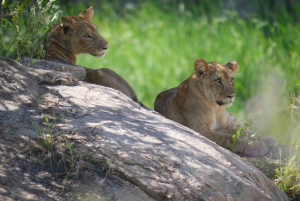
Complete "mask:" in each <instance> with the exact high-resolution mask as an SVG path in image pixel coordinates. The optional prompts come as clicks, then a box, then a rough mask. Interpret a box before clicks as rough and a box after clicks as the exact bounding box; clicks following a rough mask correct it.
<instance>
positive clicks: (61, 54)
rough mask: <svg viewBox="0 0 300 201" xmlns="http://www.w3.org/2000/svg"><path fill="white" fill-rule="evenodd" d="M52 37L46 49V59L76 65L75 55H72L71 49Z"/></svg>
mask: <svg viewBox="0 0 300 201" xmlns="http://www.w3.org/2000/svg"><path fill="white" fill-rule="evenodd" d="M60 40H61V39H60V38H58V37H55V36H54V39H52V40H51V41H50V43H49V46H48V47H47V49H46V54H47V55H46V59H48V60H53V61H64V62H67V63H70V64H73V65H76V55H74V54H72V52H71V47H69V46H67V45H65V42H64V41H60Z"/></svg>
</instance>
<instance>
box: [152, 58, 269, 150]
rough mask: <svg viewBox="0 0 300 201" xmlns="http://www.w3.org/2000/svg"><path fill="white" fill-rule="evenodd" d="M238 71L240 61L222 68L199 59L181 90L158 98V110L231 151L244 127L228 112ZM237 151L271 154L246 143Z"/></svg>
mask: <svg viewBox="0 0 300 201" xmlns="http://www.w3.org/2000/svg"><path fill="white" fill-rule="evenodd" d="M237 70H238V64H237V62H236V61H233V62H229V63H228V64H226V65H221V64H219V63H215V62H210V63H207V62H206V61H205V60H203V59H198V60H196V61H195V63H194V74H193V75H191V76H190V77H189V78H188V79H187V80H185V81H184V82H183V83H181V84H180V85H179V86H178V87H175V88H172V89H169V90H167V91H164V92H161V93H160V94H158V96H157V97H156V100H155V104H154V110H155V111H157V112H159V113H161V114H162V115H163V116H165V117H166V118H168V119H171V120H174V121H176V122H178V123H180V124H182V125H185V126H187V127H189V128H191V129H193V130H194V131H196V132H199V133H200V134H201V135H203V136H205V137H206V138H208V139H210V140H212V141H214V142H216V143H217V144H218V145H220V146H222V147H224V148H227V149H229V148H230V146H231V144H232V142H233V141H232V135H233V134H235V133H236V131H237V129H239V128H240V127H241V124H239V123H238V122H237V120H236V119H235V118H234V117H233V116H231V115H230V114H229V113H227V112H226V109H225V108H226V107H229V106H231V105H232V104H233V102H234V97H235V90H234V81H233V79H234V78H233V76H234V73H235V72H236V71H237ZM271 141H272V140H271ZM273 141H274V140H273ZM273 144H274V143H273ZM235 149H236V150H237V151H238V152H240V153H243V152H244V153H245V154H247V155H252V156H258V155H264V154H266V152H267V151H268V149H267V147H266V146H265V145H264V144H259V143H256V144H255V145H254V146H249V145H248V143H247V141H246V140H244V139H239V140H238V141H237V142H236V144H235Z"/></svg>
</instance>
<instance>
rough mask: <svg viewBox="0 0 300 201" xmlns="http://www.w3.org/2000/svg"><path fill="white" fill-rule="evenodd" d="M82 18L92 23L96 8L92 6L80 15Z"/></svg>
mask: <svg viewBox="0 0 300 201" xmlns="http://www.w3.org/2000/svg"><path fill="white" fill-rule="evenodd" d="M79 16H80V17H84V18H85V19H87V20H88V21H92V19H93V17H94V8H93V7H92V6H91V7H89V8H88V9H86V10H85V11H84V12H83V13H81V14H80V15H79Z"/></svg>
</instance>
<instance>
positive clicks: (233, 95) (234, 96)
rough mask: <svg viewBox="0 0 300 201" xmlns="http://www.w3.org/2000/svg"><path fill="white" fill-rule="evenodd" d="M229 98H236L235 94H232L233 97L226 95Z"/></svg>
mask: <svg viewBox="0 0 300 201" xmlns="http://www.w3.org/2000/svg"><path fill="white" fill-rule="evenodd" d="M226 97H227V98H234V97H235V94H231V95H226Z"/></svg>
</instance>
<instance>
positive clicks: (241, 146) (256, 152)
mask: <svg viewBox="0 0 300 201" xmlns="http://www.w3.org/2000/svg"><path fill="white" fill-rule="evenodd" d="M235 149H236V150H237V152H239V153H241V154H245V155H247V156H253V157H255V156H263V155H265V154H266V153H267V152H268V148H267V147H266V145H265V144H263V143H258V142H256V143H255V144H254V145H251V144H249V142H247V141H245V140H239V141H238V142H237V143H236V145H235Z"/></svg>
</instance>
